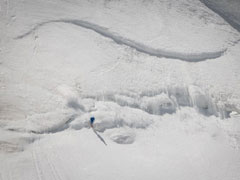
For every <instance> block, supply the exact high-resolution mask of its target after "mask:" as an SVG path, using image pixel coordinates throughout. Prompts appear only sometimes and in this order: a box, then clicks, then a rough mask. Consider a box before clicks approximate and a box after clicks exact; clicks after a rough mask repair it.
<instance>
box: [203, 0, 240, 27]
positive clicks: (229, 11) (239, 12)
mask: <svg viewBox="0 0 240 180" xmlns="http://www.w3.org/2000/svg"><path fill="white" fill-rule="evenodd" d="M201 2H203V3H204V4H205V5H206V6H207V7H209V8H210V9H212V10H213V11H215V12H216V13H218V14H219V15H220V16H222V17H223V18H224V19H225V20H226V21H227V22H228V23H229V24H230V25H231V26H233V27H234V28H235V29H236V30H238V31H240V21H239V19H240V2H239V1H238V0H231V1H226V0H220V1H211V0H210V1H209V0H201Z"/></svg>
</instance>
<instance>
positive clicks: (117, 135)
mask: <svg viewBox="0 0 240 180" xmlns="http://www.w3.org/2000/svg"><path fill="white" fill-rule="evenodd" d="M107 133H108V134H109V137H110V139H111V140H112V141H114V142H116V143H118V144H132V143H133V142H134V141H135V137H136V135H135V133H134V132H133V131H132V130H131V129H129V128H118V129H112V130H108V131H107Z"/></svg>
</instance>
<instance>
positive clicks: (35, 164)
mask: <svg viewBox="0 0 240 180" xmlns="http://www.w3.org/2000/svg"><path fill="white" fill-rule="evenodd" d="M32 158H33V161H34V166H35V169H36V172H37V177H38V180H42V171H41V169H40V164H39V158H38V157H37V153H36V149H34V150H33V151H32Z"/></svg>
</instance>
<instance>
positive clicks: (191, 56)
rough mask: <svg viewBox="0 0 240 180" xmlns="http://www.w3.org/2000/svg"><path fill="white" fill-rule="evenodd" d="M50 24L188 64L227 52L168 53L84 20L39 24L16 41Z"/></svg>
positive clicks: (63, 20)
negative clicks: (80, 29)
mask: <svg viewBox="0 0 240 180" xmlns="http://www.w3.org/2000/svg"><path fill="white" fill-rule="evenodd" d="M50 23H67V24H73V25H76V26H80V27H83V28H86V29H90V30H93V31H95V32H96V33H98V34H100V35H102V36H104V37H106V38H110V39H112V40H113V41H114V42H116V43H117V44H121V45H126V46H128V47H131V48H134V49H135V50H137V51H139V52H141V53H145V54H148V55H150V56H156V57H160V58H161V57H165V58H170V59H178V60H182V61H188V62H199V61H205V60H208V59H216V58H218V57H220V56H222V54H223V53H224V52H225V51H226V49H224V50H220V51H214V52H202V53H183V52H174V51H168V50H164V49H156V48H153V47H149V46H147V45H144V44H142V43H139V42H136V41H134V40H131V39H128V38H124V37H122V36H120V35H118V34H116V33H113V32H111V31H109V30H108V29H107V28H105V27H102V26H99V25H97V24H93V23H91V22H87V21H83V20H76V19H60V20H51V21H46V22H42V23H39V24H37V25H35V26H34V27H33V28H32V29H30V30H29V31H28V32H26V33H24V34H22V35H19V36H17V37H16V38H15V39H22V38H24V37H26V36H28V35H30V34H31V33H33V32H34V31H36V30H37V29H38V28H40V27H42V26H44V25H46V24H50Z"/></svg>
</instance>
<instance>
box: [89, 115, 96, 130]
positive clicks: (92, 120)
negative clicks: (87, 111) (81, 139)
mask: <svg viewBox="0 0 240 180" xmlns="http://www.w3.org/2000/svg"><path fill="white" fill-rule="evenodd" d="M94 121H95V118H94V117H91V118H90V126H91V128H93V123H94Z"/></svg>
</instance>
